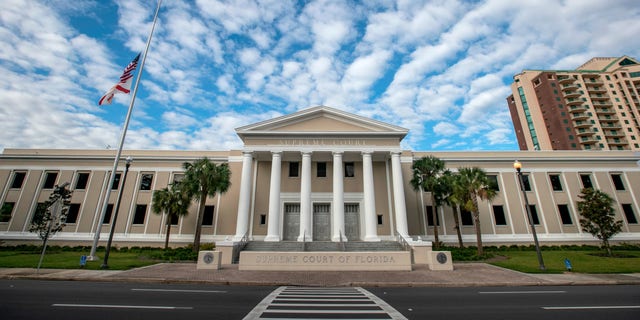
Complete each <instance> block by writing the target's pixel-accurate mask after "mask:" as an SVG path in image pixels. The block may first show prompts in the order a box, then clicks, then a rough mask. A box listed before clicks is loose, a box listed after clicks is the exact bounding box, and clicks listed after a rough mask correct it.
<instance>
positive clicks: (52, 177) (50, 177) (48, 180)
mask: <svg viewBox="0 0 640 320" xmlns="http://www.w3.org/2000/svg"><path fill="white" fill-rule="evenodd" d="M57 178H58V173H57V172H47V173H45V176H44V185H43V186H42V188H43V189H53V187H55V185H56V179H57Z"/></svg>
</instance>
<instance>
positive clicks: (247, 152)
mask: <svg viewBox="0 0 640 320" xmlns="http://www.w3.org/2000/svg"><path fill="white" fill-rule="evenodd" d="M242 156H244V157H246V156H252V157H253V151H242Z"/></svg>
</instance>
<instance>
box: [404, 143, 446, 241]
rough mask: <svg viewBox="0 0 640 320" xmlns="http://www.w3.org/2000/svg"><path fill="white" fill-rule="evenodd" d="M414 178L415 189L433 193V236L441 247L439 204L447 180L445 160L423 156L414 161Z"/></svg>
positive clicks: (441, 200)
mask: <svg viewBox="0 0 640 320" xmlns="http://www.w3.org/2000/svg"><path fill="white" fill-rule="evenodd" d="M412 169H413V178H412V179H411V185H412V186H413V189H414V190H416V191H418V190H422V191H424V192H430V193H431V203H432V205H433V214H432V217H433V219H432V220H433V221H431V222H432V224H433V236H434V243H433V245H434V247H435V248H436V249H437V248H438V247H439V244H440V241H439V239H438V206H440V205H442V203H443V202H444V200H443V192H444V189H445V187H444V184H445V181H444V179H443V178H442V176H443V174H444V172H445V164H444V161H442V160H440V159H438V158H437V157H434V156H427V157H422V158H420V159H418V160H416V161H415V162H413V166H412Z"/></svg>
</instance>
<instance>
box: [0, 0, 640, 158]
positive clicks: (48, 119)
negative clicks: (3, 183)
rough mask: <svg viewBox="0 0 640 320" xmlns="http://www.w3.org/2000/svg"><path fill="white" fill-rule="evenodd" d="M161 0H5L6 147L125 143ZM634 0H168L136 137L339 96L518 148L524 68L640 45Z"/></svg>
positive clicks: (181, 144)
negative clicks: (107, 97)
mask: <svg viewBox="0 0 640 320" xmlns="http://www.w3.org/2000/svg"><path fill="white" fill-rule="evenodd" d="M154 10H155V1H152V0H109V1H107V0H104V1H102V0H96V1H90V0H74V1H67V0H41V1H39V0H2V1H0V150H3V149H5V148H90V149H104V148H116V147H117V145H118V141H119V137H120V132H121V128H122V124H123V122H124V118H125V115H126V111H127V107H128V105H129V101H130V96H128V95H118V96H116V99H115V101H114V103H113V104H112V105H108V106H102V107H99V106H98V105H97V101H98V99H99V98H100V96H102V94H103V93H104V92H105V91H106V90H108V89H109V88H110V87H111V86H113V85H114V84H115V82H117V80H118V77H119V76H120V74H121V73H122V70H123V68H124V67H125V66H126V65H127V64H128V63H129V62H130V61H131V60H132V59H133V57H134V56H135V55H136V54H137V53H138V52H140V51H143V49H144V46H145V42H146V39H147V36H148V34H149V31H150V27H151V21H152V18H153V13H154ZM639 35H640V5H638V2H637V0H615V1H611V0H599V1H596V0H566V1H564V0H563V1H561V0H530V1H528V0H522V1H511V0H495V1H455V0H442V1H418V0H413V1H411V0H409V1H402V0H399V1H391V0H379V1H346V0H335V1H334V0H318V1H285V0H264V1H249V0H236V1H220V0H192V1H191V0H164V1H163V4H162V7H161V11H160V16H159V20H158V24H157V27H156V32H155V34H154V36H153V39H152V42H151V48H150V51H149V54H148V56H147V60H146V64H145V66H144V71H143V75H142V81H141V83H140V88H139V92H138V95H137V98H136V102H135V109H134V114H133V117H132V120H131V124H130V126H129V131H128V133H127V140H126V142H125V149H187V150H209V149H213V150H221V149H222V150H228V149H238V148H241V146H242V145H241V142H240V140H239V139H238V138H237V136H236V135H235V131H234V128H237V127H240V126H243V125H247V124H251V123H254V122H257V121H262V120H265V119H270V118H273V117H276V116H280V115H284V114H288V113H292V112H295V111H297V110H300V109H304V108H308V107H312V106H318V105H326V106H330V107H334V108H337V109H341V110H345V111H347V112H352V113H356V114H359V115H362V116H366V117H373V118H375V119H377V120H381V121H385V122H388V123H391V124H394V125H398V126H402V127H405V128H407V129H409V130H410V134H409V135H408V136H407V138H405V141H404V147H405V148H408V149H413V150H516V149H517V144H516V139H515V136H514V133H513V126H512V124H511V119H510V116H509V112H508V109H507V104H506V100H505V99H506V97H507V96H508V95H510V89H509V85H510V83H511V81H512V77H513V75H514V74H516V73H518V72H520V71H522V70H523V69H574V68H576V67H578V66H580V65H581V64H583V63H584V62H586V61H587V60H589V59H590V58H592V57H596V56H598V57H602V56H616V57H617V56H622V55H629V56H631V57H635V58H640V36H639Z"/></svg>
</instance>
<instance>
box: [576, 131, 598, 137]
mask: <svg viewBox="0 0 640 320" xmlns="http://www.w3.org/2000/svg"><path fill="white" fill-rule="evenodd" d="M594 134H595V132H593V131H591V130H588V129H578V131H576V135H577V136H578V137H587V136H592V135H594Z"/></svg>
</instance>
